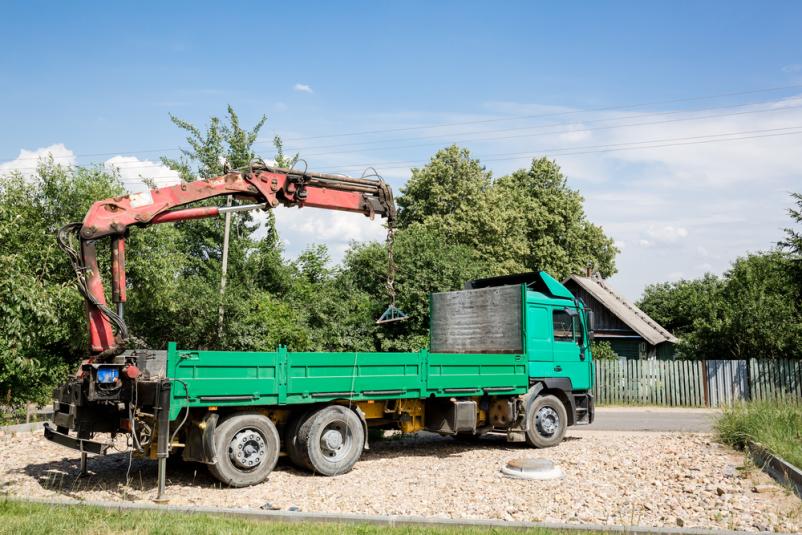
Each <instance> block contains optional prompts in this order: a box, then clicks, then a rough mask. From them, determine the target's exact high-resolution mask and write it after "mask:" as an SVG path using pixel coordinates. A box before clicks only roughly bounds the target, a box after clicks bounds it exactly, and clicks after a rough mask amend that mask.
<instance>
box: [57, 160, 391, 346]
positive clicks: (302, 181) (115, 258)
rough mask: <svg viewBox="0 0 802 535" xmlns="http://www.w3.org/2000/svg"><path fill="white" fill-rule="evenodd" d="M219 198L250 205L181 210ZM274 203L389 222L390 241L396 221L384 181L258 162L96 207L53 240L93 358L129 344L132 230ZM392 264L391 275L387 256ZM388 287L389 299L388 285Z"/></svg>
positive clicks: (107, 202) (388, 314) (264, 206)
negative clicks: (107, 272) (103, 247)
mask: <svg viewBox="0 0 802 535" xmlns="http://www.w3.org/2000/svg"><path fill="white" fill-rule="evenodd" d="M224 195H233V196H234V197H235V198H238V199H240V200H246V201H251V203H250V204H240V205H235V206H230V207H225V206H222V207H218V206H202V207H194V208H181V207H182V206H184V205H187V204H190V203H194V202H198V201H203V200H205V199H210V198H212V197H219V196H224ZM279 205H284V206H297V207H299V208H301V207H313V208H324V209H329V210H342V211H346V212H358V213H362V214H365V215H366V216H368V217H370V218H371V219H373V218H374V217H375V216H376V215H378V216H380V217H383V218H386V219H387V224H388V232H389V236H392V226H393V222H394V220H395V215H396V213H395V204H394V202H393V193H392V190H391V189H390V187H389V186H388V185H387V184H386V183H385V182H384V181H383V180H381V179H371V178H352V177H347V176H343V175H336V174H325V173H314V172H306V171H303V172H301V171H298V170H295V169H282V168H277V167H270V166H267V165H265V164H262V163H259V164H254V165H252V166H251V167H250V168H249V169H248V170H247V171H245V172H230V173H227V174H225V175H222V176H218V177H215V178H210V179H207V180H197V181H195V182H189V183H186V182H185V183H181V184H178V185H175V186H169V187H164V188H155V189H150V190H146V191H143V192H141V193H133V194H130V195H125V196H119V197H113V198H109V199H104V200H101V201H97V202H95V203H94V204H93V205H92V207H91V208H90V209H89V212H88V213H87V214H86V217H85V218H84V220H83V222H82V223H70V224H68V225H65V226H64V227H62V228H61V230H60V231H59V235H58V239H59V244H60V245H61V247H62V249H64V250H65V251H66V252H67V254H68V255H69V257H70V260H71V262H72V264H73V267H74V268H75V271H76V275H77V279H78V289H79V290H80V292H81V294H82V295H83V296H84V298H85V300H86V311H87V316H88V320H89V350H90V355H89V356H90V359H91V360H92V361H95V362H103V361H104V360H107V359H110V358H113V357H114V356H116V355H119V354H121V353H122V352H123V351H124V350H125V349H126V345H127V344H128V340H129V332H128V326H127V325H126V322H125V320H124V305H125V302H126V275H125V238H126V235H127V234H128V230H129V228H130V227H132V226H139V227H143V226H148V225H154V224H158V223H169V222H177V221H186V220H190V219H200V218H206V217H215V216H218V215H222V214H225V213H226V212H240V211H247V210H257V209H265V210H268V209H272V208H275V207H277V206H279ZM71 234H75V235H76V236H77V237H78V242H79V244H80V246H79V248H78V250H76V249H75V248H73V246H72V245H71V240H70V235H71ZM107 237H108V238H109V241H110V245H111V278H112V281H111V285H112V287H111V300H112V302H113V304H114V305H115V306H114V308H111V307H110V306H109V305H108V304H107V302H106V297H105V292H104V286H103V281H102V279H101V272H100V269H99V266H98V253H97V246H98V241H99V240H100V239H102V238H107ZM390 262H391V266H390V267H391V269H390V272H392V256H390ZM388 286H390V293H391V294H392V288H391V286H392V280H390V281H389V283H388ZM388 318H389V319H403V313H400V311H398V309H396V308H395V305H394V304H391V305H390V308H388V311H387V312H385V314H384V315H383V316H382V320H383V321H384V322H386V321H387V319H388Z"/></svg>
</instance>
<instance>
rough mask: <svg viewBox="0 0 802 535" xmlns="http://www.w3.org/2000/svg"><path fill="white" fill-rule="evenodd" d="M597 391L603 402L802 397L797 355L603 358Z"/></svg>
mask: <svg viewBox="0 0 802 535" xmlns="http://www.w3.org/2000/svg"><path fill="white" fill-rule="evenodd" d="M595 369H596V382H595V384H594V387H593V393H594V395H595V396H596V402H597V403H598V404H600V405H616V404H621V405H626V404H641V405H663V406H668V407H720V406H723V405H728V404H731V403H733V402H735V401H739V400H747V399H762V400H773V399H777V400H783V401H787V402H793V403H798V402H802V361H798V360H765V359H751V360H749V361H746V360H708V361H687V360H635V359H632V360H623V359H622V360H602V361H596V362H595Z"/></svg>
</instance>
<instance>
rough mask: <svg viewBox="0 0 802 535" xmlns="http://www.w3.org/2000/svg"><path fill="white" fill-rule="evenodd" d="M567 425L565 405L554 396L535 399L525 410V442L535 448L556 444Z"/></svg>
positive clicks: (561, 437)
mask: <svg viewBox="0 0 802 535" xmlns="http://www.w3.org/2000/svg"><path fill="white" fill-rule="evenodd" d="M567 426H568V414H567V413H566V412H565V406H564V405H563V403H562V401H560V400H559V399H558V398H557V397H556V396H543V397H539V398H537V399H535V401H533V402H532V405H531V406H530V407H529V408H528V409H527V411H526V443H527V444H529V445H530V446H534V447H536V448H550V447H552V446H556V445H557V444H559V443H560V441H562V439H563V435H565V429H566V427H567Z"/></svg>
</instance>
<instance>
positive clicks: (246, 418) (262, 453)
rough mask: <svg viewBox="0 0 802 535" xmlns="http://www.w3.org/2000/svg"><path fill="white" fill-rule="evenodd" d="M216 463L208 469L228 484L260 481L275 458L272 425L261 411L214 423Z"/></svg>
mask: <svg viewBox="0 0 802 535" xmlns="http://www.w3.org/2000/svg"><path fill="white" fill-rule="evenodd" d="M214 445H215V450H216V451H217V463H216V464H211V465H209V471H210V472H211V473H212V475H213V476H214V477H216V478H217V479H218V480H220V481H221V482H222V483H225V484H226V485H229V486H231V487H247V486H250V485H256V484H258V483H261V482H262V481H264V480H265V479H267V476H268V475H269V474H270V472H272V471H273V468H275V466H276V462H277V461H278V453H279V436H278V431H277V430H276V426H275V425H274V424H273V422H272V421H271V420H270V418H268V417H267V416H263V415H261V414H238V415H235V416H232V417H230V418H228V419H226V420H225V421H223V423H221V424H220V425H218V426H217V429H216V430H215V434H214Z"/></svg>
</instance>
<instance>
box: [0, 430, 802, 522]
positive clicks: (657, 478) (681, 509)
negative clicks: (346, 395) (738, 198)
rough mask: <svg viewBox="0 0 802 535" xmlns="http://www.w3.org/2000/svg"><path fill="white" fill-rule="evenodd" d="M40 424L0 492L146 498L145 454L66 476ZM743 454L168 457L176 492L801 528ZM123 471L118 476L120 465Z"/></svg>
mask: <svg viewBox="0 0 802 535" xmlns="http://www.w3.org/2000/svg"><path fill="white" fill-rule="evenodd" d="M40 434H41V432H38V433H18V434H16V435H14V436H4V437H0V492H3V493H5V494H9V495H14V496H19V497H71V498H78V499H91V500H132V501H143V500H150V499H152V498H153V497H154V496H155V484H156V463H155V462H154V461H144V460H138V459H136V458H134V459H133V460H131V461H130V469H129V455H128V454H125V453H118V454H113V455H108V456H106V457H97V458H90V460H89V468H90V471H91V474H90V476H89V477H87V478H83V479H79V478H77V475H78V471H79V467H78V460H79V456H78V454H76V453H75V452H74V451H72V450H69V449H66V448H63V447H61V446H58V445H55V444H52V443H50V442H48V441H46V440H45V439H44V438H43V437H42V436H40ZM518 457H532V458H534V457H542V458H547V459H550V460H552V461H554V462H555V463H557V464H558V465H559V466H560V467H561V468H562V469H563V471H564V472H565V478H563V479H561V480H557V481H525V480H515V479H510V478H506V477H504V476H503V475H502V474H501V472H500V469H501V467H502V466H503V465H504V464H505V463H506V462H507V461H509V460H510V459H512V458H518ZM743 465H744V457H743V455H742V454H740V453H737V452H735V451H733V450H731V449H730V448H728V447H726V446H723V445H720V444H717V443H715V442H714V441H713V440H712V438H711V437H710V435H705V434H690V433H642V432H606V431H589V430H578V431H574V430H571V431H569V433H568V435H567V437H566V440H565V442H564V443H562V444H561V445H560V446H558V447H556V448H551V449H547V450H534V449H530V448H527V447H525V446H522V445H517V444H507V443H506V442H503V441H500V440H495V439H485V440H481V441H478V442H477V443H471V444H464V443H461V442H458V441H455V440H453V439H451V438H444V437H439V436H436V435H431V434H428V433H419V434H418V435H414V436H411V437H403V438H398V439H386V440H383V441H380V442H376V443H375V444H373V445H372V447H371V450H370V451H367V452H365V453H364V455H363V456H362V459H361V460H360V461H359V462H358V463H357V464H356V466H355V468H354V470H353V471H351V472H350V473H348V474H344V475H341V476H338V477H335V478H327V477H321V476H314V475H311V474H309V473H307V472H303V471H300V470H298V469H295V468H294V467H292V466H291V465H290V464H289V462H288V461H287V460H286V459H282V460H281V461H280V462H279V466H278V467H277V469H276V471H275V472H273V473H272V474H271V475H270V478H269V480H268V481H266V482H265V483H263V484H261V485H258V486H255V487H250V488H245V489H230V488H221V486H220V484H219V483H218V482H217V481H216V480H214V479H213V478H212V477H211V476H210V475H209V474H208V473H207V471H206V469H205V467H203V466H199V465H182V464H178V465H176V466H172V467H171V469H170V470H168V495H169V497H170V503H171V504H175V505H183V504H194V505H205V506H220V507H235V508H259V507H263V506H265V505H266V504H270V506H272V507H275V508H280V509H288V508H290V507H297V508H299V509H300V510H301V511H319V512H344V513H357V514H381V515H420V516H427V517H443V518H488V519H502V520H521V521H531V522H571V523H601V524H624V525H631V524H634V525H646V526H673V527H676V526H678V525H681V526H684V527H703V528H723V529H735V530H748V531H758V530H760V531H787V532H796V531H800V530H802V502H800V500H799V499H797V498H796V497H795V496H794V495H792V494H790V493H789V492H788V491H786V490H784V489H782V488H781V487H779V486H777V485H775V484H773V483H772V482H771V480H770V479H769V478H768V477H767V476H765V475H764V474H763V473H761V472H760V471H759V470H754V469H751V470H750V469H749V468H748V467H746V468H742V467H743ZM126 474H127V477H126Z"/></svg>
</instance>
